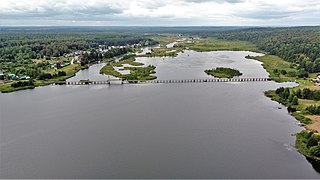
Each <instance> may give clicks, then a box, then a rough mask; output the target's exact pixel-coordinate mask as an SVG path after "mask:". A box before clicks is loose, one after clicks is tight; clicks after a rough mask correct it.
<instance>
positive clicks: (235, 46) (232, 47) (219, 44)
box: [182, 37, 260, 52]
mask: <svg viewBox="0 0 320 180" xmlns="http://www.w3.org/2000/svg"><path fill="white" fill-rule="evenodd" d="M182 45H183V46H185V47H188V48H189V49H191V50H195V51H199V52H205V51H224V50H227V51H253V52H260V51H259V50H258V49H257V47H256V45H254V44H252V43H249V42H245V41H226V40H219V39H216V38H212V37H209V38H205V39H196V40H194V42H193V43H183V44H182Z"/></svg>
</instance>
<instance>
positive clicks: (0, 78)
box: [0, 71, 6, 80]
mask: <svg viewBox="0 0 320 180" xmlns="http://www.w3.org/2000/svg"><path fill="white" fill-rule="evenodd" d="M5 77H6V76H5V74H4V73H3V72H2V71H0V80H4V78H5Z"/></svg>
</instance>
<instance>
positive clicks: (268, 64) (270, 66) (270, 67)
mask: <svg viewBox="0 0 320 180" xmlns="http://www.w3.org/2000/svg"><path fill="white" fill-rule="evenodd" d="M247 58H248V59H254V60H258V61H260V62H262V63H263V64H262V66H263V67H264V68H265V69H266V71H267V72H268V73H269V74H270V75H269V76H270V77H271V78H272V79H273V80H275V81H277V82H285V81H295V80H297V78H296V77H288V74H287V75H282V74H281V73H275V72H274V71H275V70H276V69H277V70H278V71H279V72H280V71H281V70H285V71H287V72H290V71H293V72H295V73H298V70H296V69H295V68H291V67H290V65H291V63H290V62H287V61H285V60H283V59H281V58H280V57H278V56H274V55H264V56H249V57H247Z"/></svg>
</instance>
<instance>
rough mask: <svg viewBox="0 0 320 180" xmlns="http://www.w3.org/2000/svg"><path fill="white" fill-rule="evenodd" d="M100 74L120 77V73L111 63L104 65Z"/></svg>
mask: <svg viewBox="0 0 320 180" xmlns="http://www.w3.org/2000/svg"><path fill="white" fill-rule="evenodd" d="M100 74H106V75H110V76H114V77H121V76H122V75H121V73H119V72H118V71H115V70H114V69H113V66H111V65H106V66H104V67H103V68H102V69H101V70H100Z"/></svg>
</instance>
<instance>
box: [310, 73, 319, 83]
mask: <svg viewBox="0 0 320 180" xmlns="http://www.w3.org/2000/svg"><path fill="white" fill-rule="evenodd" d="M312 82H314V83H320V74H318V75H317V78H315V79H312Z"/></svg>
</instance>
